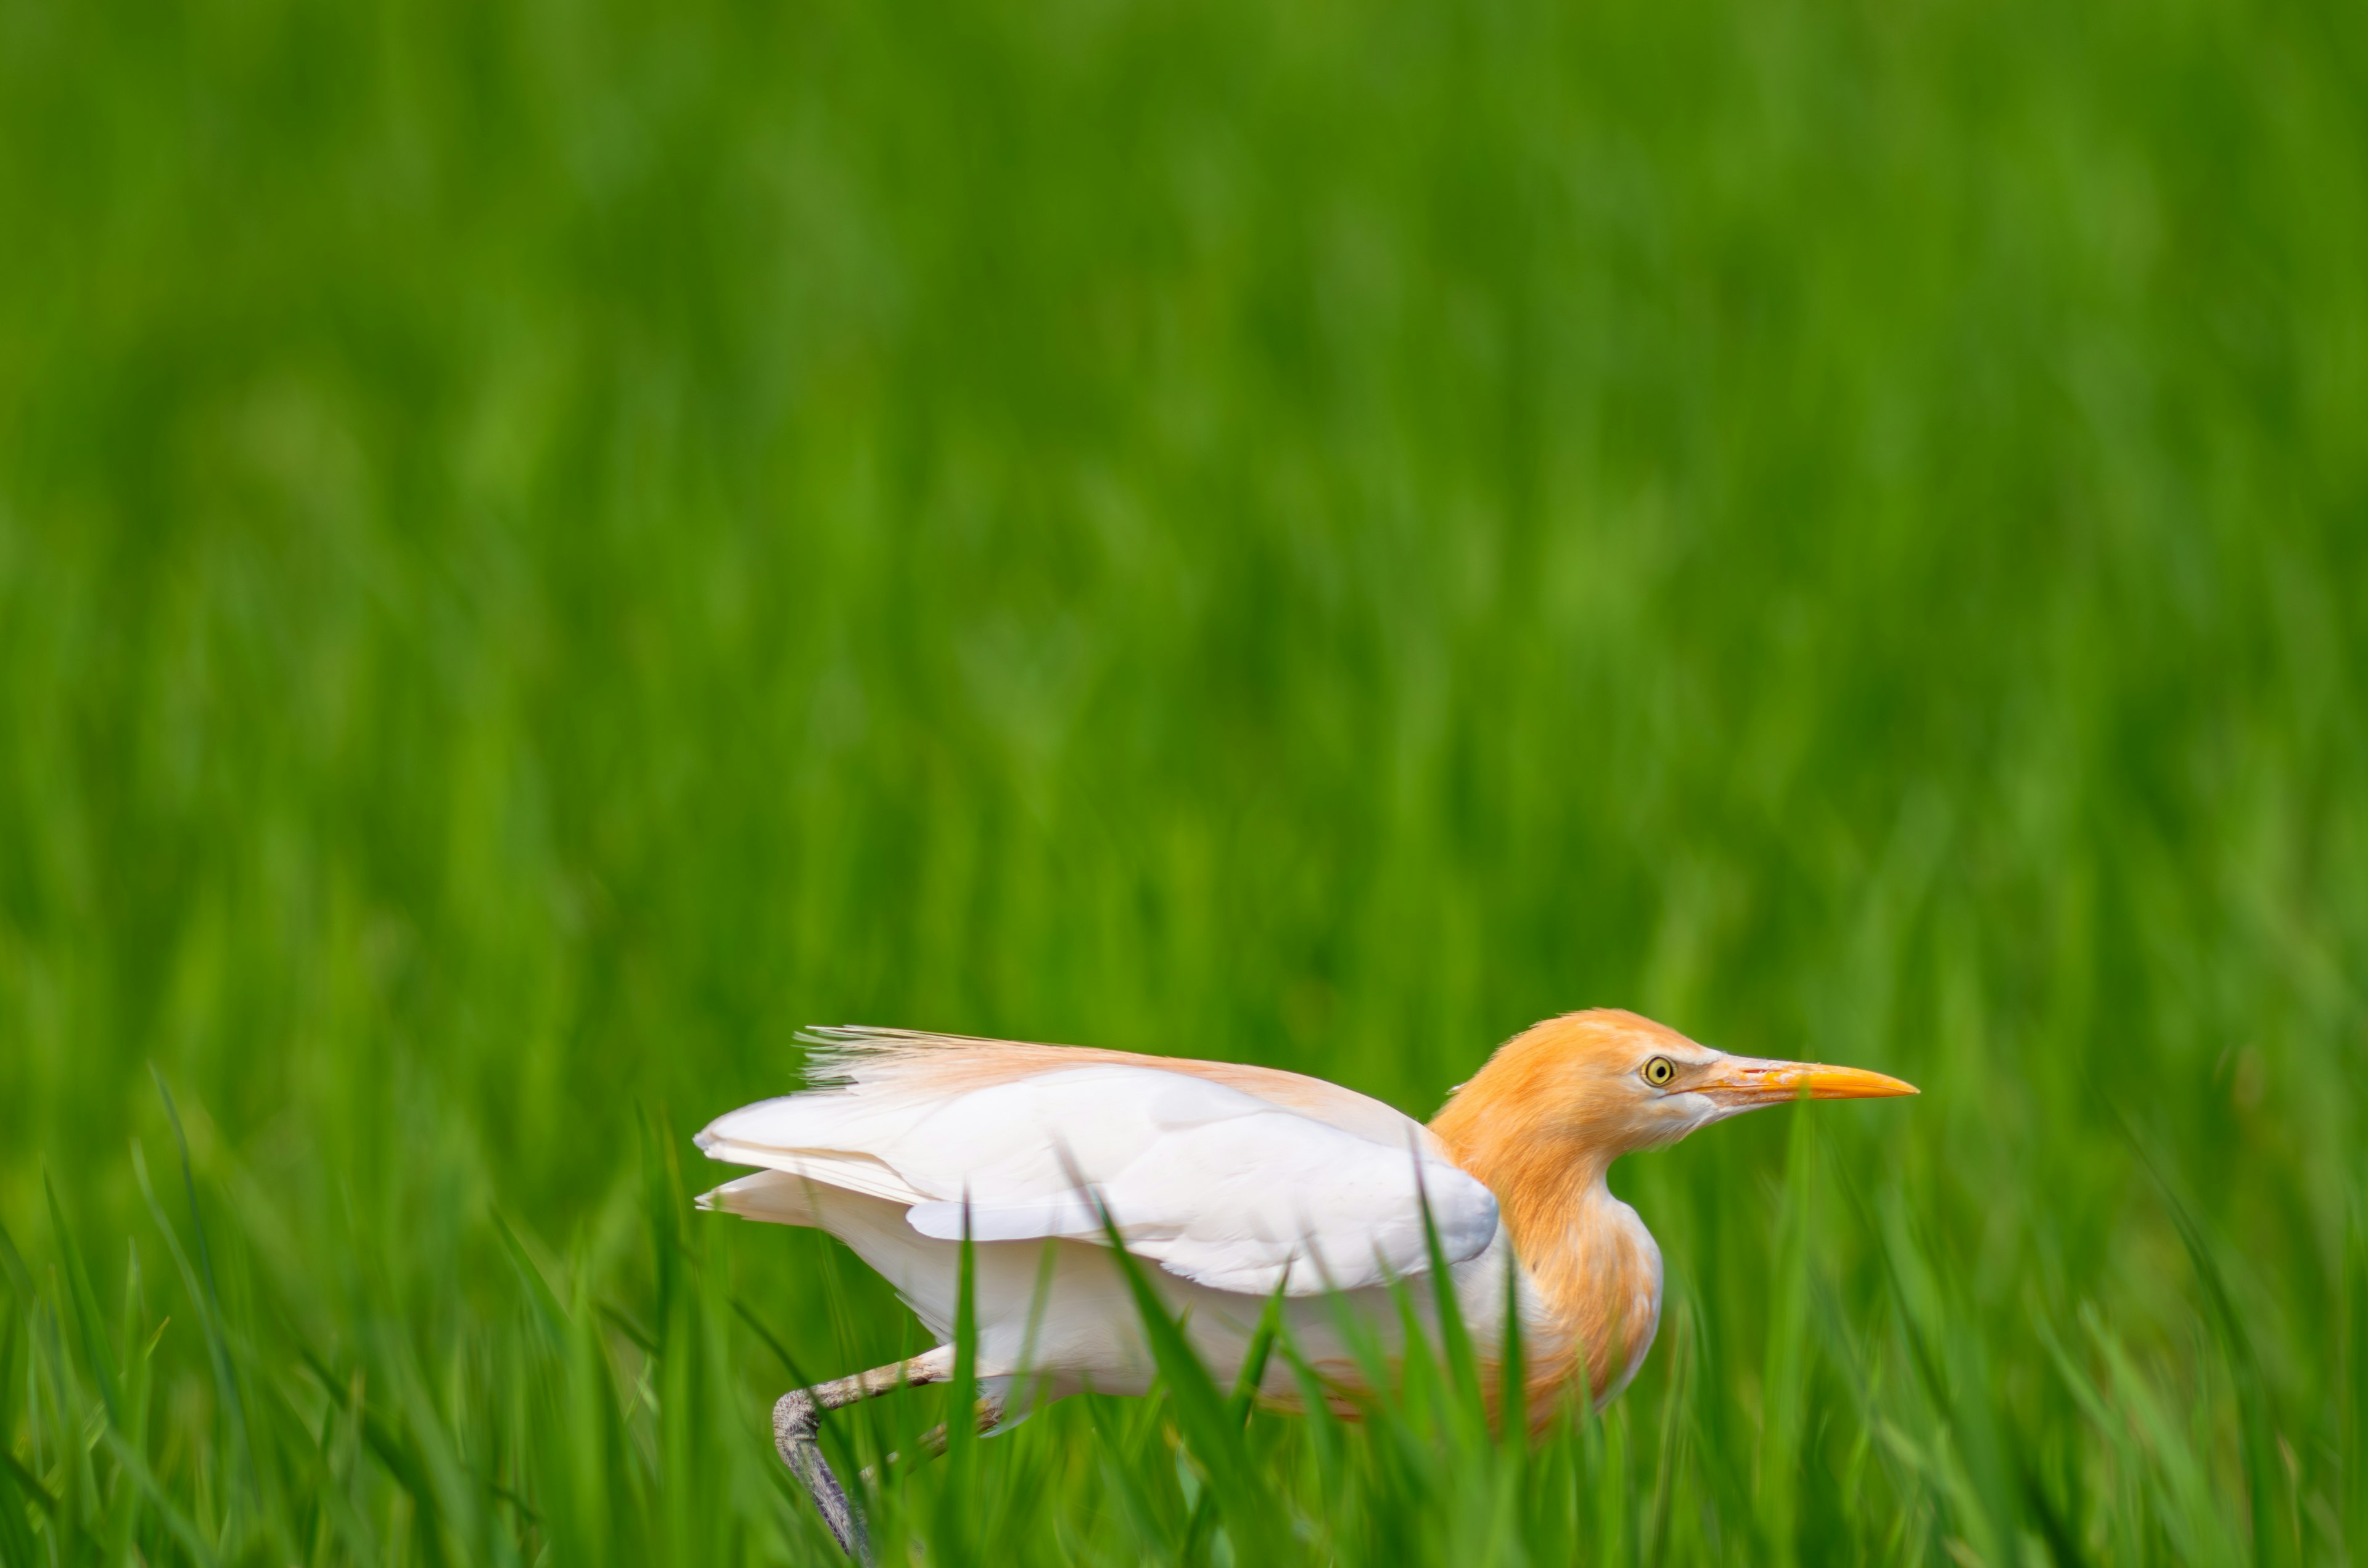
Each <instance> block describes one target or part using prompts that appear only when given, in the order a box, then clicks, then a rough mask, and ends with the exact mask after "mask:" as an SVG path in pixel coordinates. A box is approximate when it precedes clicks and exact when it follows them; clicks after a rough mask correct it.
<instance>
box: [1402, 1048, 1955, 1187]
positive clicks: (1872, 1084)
mask: <svg viewBox="0 0 2368 1568" xmlns="http://www.w3.org/2000/svg"><path fill="white" fill-rule="evenodd" d="M1914 1093H1916V1088H1915V1086H1914V1085H1909V1084H1903V1083H1901V1082H1900V1081H1899V1080H1898V1079H1896V1078H1887V1077H1885V1076H1884V1075H1883V1074H1880V1073H1869V1072H1865V1071H1863V1070H1861V1069H1860V1068H1856V1067H1827V1066H1825V1065H1823V1064H1821V1063H1818V1062H1770V1061H1764V1060H1762V1059H1760V1058H1759V1057H1756V1056H1730V1055H1728V1054H1727V1053H1726V1052H1725V1051H1713V1050H1712V1049H1711V1048H1710V1047H1708V1046H1706V1045H1697V1044H1695V1043H1694V1042H1693V1041H1692V1040H1688V1039H1687V1038H1686V1037H1685V1036H1683V1035H1681V1034H1679V1033H1678V1031H1677V1030H1675V1029H1672V1028H1665V1027H1663V1026H1662V1025H1660V1024H1656V1023H1655V1022H1654V1021H1653V1020H1652V1019H1650V1018H1646V1017H1639V1016H1637V1015H1636V1014H1634V1013H1630V1012H1626V1011H1623V1010H1622V1009H1620V1008H1617V1007H1598V1008H1594V1009H1591V1010H1590V1011H1588V1012H1584V1013H1568V1014H1565V1015H1564V1016H1563V1017H1559V1018H1548V1019H1547V1020H1546V1021H1545V1022H1543V1023H1542V1024H1538V1025H1536V1026H1534V1027H1533V1028H1529V1029H1525V1030H1523V1031H1522V1032H1521V1033H1520V1034H1518V1035H1516V1036H1514V1037H1513V1038H1512V1039H1511V1040H1507V1041H1506V1042H1505V1043H1504V1044H1503V1045H1502V1046H1500V1047H1498V1048H1497V1054H1496V1055H1494V1056H1492V1057H1490V1058H1489V1059H1488V1063H1487V1065H1486V1066H1485V1067H1483V1068H1481V1069H1480V1072H1479V1073H1478V1074H1477V1075H1476V1076H1474V1078H1473V1080H1472V1081H1471V1082H1470V1083H1468V1084H1465V1085H1463V1086H1462V1087H1460V1088H1459V1089H1457V1090H1456V1092H1455V1095H1454V1096H1453V1097H1452V1099H1450V1100H1449V1101H1448V1103H1447V1108H1445V1109H1444V1110H1442V1111H1440V1113H1439V1119H1438V1120H1436V1121H1434V1122H1433V1123H1432V1124H1431V1127H1432V1131H1436V1132H1437V1133H1438V1134H1439V1136H1440V1138H1441V1139H1442V1140H1444V1141H1445V1142H1446V1143H1447V1145H1448V1147H1449V1148H1450V1149H1451V1150H1454V1151H1456V1152H1457V1153H1458V1155H1459V1157H1463V1155H1465V1154H1466V1153H1467V1152H1468V1153H1470V1154H1472V1155H1476V1156H1480V1158H1481V1161H1482V1163H1484V1164H1489V1165H1498V1164H1507V1163H1509V1164H1515V1165H1534V1164H1535V1163H1536V1162H1538V1161H1540V1160H1547V1161H1553V1162H1554V1163H1556V1164H1560V1165H1566V1166H1570V1167H1576V1168H1579V1169H1584V1170H1588V1171H1591V1172H1600V1171H1601V1169H1602V1168H1603V1166H1605V1165H1609V1164H1611V1161H1613V1160H1615V1159H1617V1158H1618V1157H1619V1156H1621V1155H1622V1154H1625V1153H1631V1152H1633V1151H1634V1150H1638V1149H1657V1148H1660V1147H1662V1146H1663V1145H1665V1144H1669V1143H1674V1142H1677V1141H1678V1140H1679V1139H1680V1138H1683V1137H1684V1136H1685V1135H1686V1134H1687V1133H1689V1132H1691V1131H1694V1130H1695V1129H1696V1128H1698V1127H1707V1126H1709V1125H1710V1124H1711V1123H1712V1122H1713V1121H1723V1120H1725V1119H1726V1118H1728V1117H1730V1116H1735V1115H1737V1114H1739V1113H1741V1112H1743V1111H1747V1110H1756V1109H1758V1108H1759V1107H1761V1106H1770V1105H1781V1104H1782V1103H1783V1102H1785V1101H1787V1100H1796V1099H1811V1100H1843V1099H1870V1098H1873V1097H1876V1096H1886V1095H1912V1094H1914ZM1491 1154H1493V1155H1496V1156H1497V1158H1494V1159H1491V1158H1488V1157H1487V1156H1489V1155H1491Z"/></svg>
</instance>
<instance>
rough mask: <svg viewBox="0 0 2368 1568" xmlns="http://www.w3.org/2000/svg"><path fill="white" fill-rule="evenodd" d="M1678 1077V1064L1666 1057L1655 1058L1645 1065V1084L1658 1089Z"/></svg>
mask: <svg viewBox="0 0 2368 1568" xmlns="http://www.w3.org/2000/svg"><path fill="white" fill-rule="evenodd" d="M1677 1075H1678V1064H1677V1063H1676V1062H1672V1061H1670V1060H1669V1059H1668V1057H1666V1056H1656V1057H1655V1058H1653V1060H1652V1061H1650V1062H1645V1082H1646V1083H1648V1084H1650V1085H1653V1087H1655V1088H1656V1089H1657V1088H1659V1087H1661V1086H1662V1085H1665V1084H1667V1083H1668V1081H1669V1080H1670V1079H1672V1078H1674V1077H1676V1076H1677Z"/></svg>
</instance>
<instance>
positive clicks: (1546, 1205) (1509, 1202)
mask: <svg viewBox="0 0 2368 1568" xmlns="http://www.w3.org/2000/svg"><path fill="white" fill-rule="evenodd" d="M1460 1104H1461V1101H1460V1099H1459V1101H1456V1102H1451V1103H1450V1104H1449V1105H1448V1107H1447V1108H1446V1109H1445V1110H1443V1111H1441V1112H1440V1116H1439V1119H1437V1120H1436V1121H1434V1122H1432V1123H1431V1131H1433V1132H1434V1133H1436V1134H1437V1135H1438V1137H1439V1139H1440V1142H1443V1143H1444V1144H1446V1146H1447V1152H1448V1153H1449V1154H1450V1156H1451V1157H1452V1158H1453V1159H1454V1161H1455V1163H1456V1164H1457V1165H1460V1166H1462V1167H1463V1169H1464V1170H1467V1171H1469V1172H1471V1173H1472V1175H1474V1176H1477V1177H1478V1178H1479V1179H1480V1180H1481V1181H1482V1182H1483V1183H1485V1184H1486V1186H1487V1187H1488V1189H1489V1190H1490V1191H1491V1192H1494V1193H1495V1194H1496V1195H1497V1210H1498V1212H1499V1214H1500V1215H1501V1216H1502V1218H1503V1221H1504V1225H1505V1230H1506V1233H1507V1234H1508V1236H1509V1237H1510V1238H1511V1240H1512V1244H1513V1249H1514V1252H1515V1254H1516V1256H1518V1257H1519V1259H1520V1267H1521V1271H1522V1273H1524V1274H1525V1275H1527V1276H1528V1277H1529V1281H1530V1283H1531V1286H1532V1287H1533V1288H1534V1289H1535V1290H1536V1291H1537V1293H1538V1299H1539V1301H1540V1304H1541V1305H1542V1306H1543V1309H1544V1314H1543V1315H1544V1316H1545V1318H1546V1320H1547V1323H1548V1324H1549V1325H1550V1327H1551V1329H1552V1330H1553V1335H1552V1337H1553V1338H1554V1340H1555V1341H1556V1342H1555V1343H1550V1344H1542V1345H1539V1346H1533V1347H1532V1350H1531V1356H1530V1358H1529V1359H1530V1361H1531V1372H1530V1378H1529V1381H1530V1382H1531V1390H1532V1395H1533V1397H1532V1400H1531V1409H1532V1410H1533V1411H1541V1412H1542V1411H1543V1406H1544V1405H1546V1404H1547V1403H1550V1400H1549V1399H1546V1398H1539V1397H1535V1396H1538V1395H1551V1394H1552V1393H1554V1392H1560V1388H1561V1387H1562V1386H1565V1385H1567V1384H1568V1383H1570V1382H1573V1381H1577V1379H1579V1378H1580V1377H1582V1376H1583V1377H1584V1378H1585V1379H1586V1381H1587V1386H1588V1391H1589V1392H1590V1393H1591V1394H1592V1395H1593V1397H1594V1398H1595V1399H1596V1400H1597V1401H1599V1402H1600V1401H1602V1400H1606V1399H1609V1398H1611V1396H1612V1395H1613V1394H1615V1393H1617V1392H1620V1390H1621V1389H1622V1388H1623V1387H1625V1386H1626V1384H1627V1381H1628V1379H1629V1377H1630V1376H1631V1375H1633V1374H1634V1371H1635V1369H1636V1365H1637V1363H1638V1362H1639V1361H1641V1360H1643V1358H1644V1355H1645V1350H1646V1349H1647V1348H1648V1347H1649V1346H1651V1345H1652V1342H1653V1334H1654V1331H1655V1329H1656V1328H1657V1327H1658V1326H1659V1323H1660V1312H1661V1254H1660V1249H1659V1248H1658V1247H1657V1246H1656V1245H1655V1244H1654V1242H1653V1237H1652V1233H1650V1232H1648V1231H1647V1230H1645V1225H1644V1222H1643V1221H1641V1220H1639V1219H1638V1218H1637V1217H1636V1211H1635V1210H1634V1209H1631V1208H1629V1207H1628V1205H1626V1204H1625V1203H1622V1202H1621V1201H1620V1199H1617V1198H1614V1197H1613V1196H1612V1195H1611V1187H1610V1186H1609V1185H1607V1184H1606V1182H1605V1180H1604V1174H1605V1172H1606V1170H1607V1169H1608V1168H1609V1167H1610V1165H1611V1161H1610V1160H1609V1159H1608V1158H1604V1157H1601V1156H1600V1153H1590V1152H1589V1151H1588V1150H1586V1149H1583V1148H1580V1147H1578V1146H1577V1145H1576V1143H1575V1142H1572V1141H1570V1140H1567V1139H1563V1138H1558V1137H1555V1136H1554V1135H1552V1134H1551V1133H1550V1132H1549V1131H1545V1130H1543V1129H1540V1128H1537V1127H1534V1126H1524V1125H1522V1124H1521V1122H1520V1119H1512V1120H1511V1121H1509V1122H1508V1121H1507V1120H1506V1119H1499V1118H1494V1117H1486V1116H1481V1115H1478V1114H1474V1113H1473V1112H1471V1111H1470V1110H1468V1109H1467V1110H1466V1111H1464V1112H1463V1113H1461V1114H1459V1110H1458V1106H1459V1105H1460Z"/></svg>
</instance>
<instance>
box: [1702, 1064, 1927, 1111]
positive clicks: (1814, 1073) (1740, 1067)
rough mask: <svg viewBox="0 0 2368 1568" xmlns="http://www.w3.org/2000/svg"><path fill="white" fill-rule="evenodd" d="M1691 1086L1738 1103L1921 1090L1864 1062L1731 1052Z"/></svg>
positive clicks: (1741, 1105)
mask: <svg viewBox="0 0 2368 1568" xmlns="http://www.w3.org/2000/svg"><path fill="white" fill-rule="evenodd" d="M1691 1087H1692V1089H1693V1091H1694V1092H1695V1093H1697V1094H1704V1095H1708V1096H1711V1097H1712V1098H1713V1099H1714V1100H1717V1101H1719V1102H1720V1103H1721V1104H1724V1105H1731V1106H1735V1107H1736V1108H1750V1107H1753V1106H1764V1105H1781V1104H1782V1103H1783V1102H1784V1101H1786V1100H1873V1099H1887V1098H1889V1097H1890V1096H1893V1095H1912V1094H1916V1093H1918V1092H1919V1091H1918V1089H1917V1087H1916V1085H1913V1084H1903V1083H1901V1082H1900V1081H1899V1080H1898V1079H1896V1078H1891V1077H1886V1076H1884V1074H1881V1073H1870V1072H1868V1071H1867V1070H1866V1069H1865V1068H1863V1067H1828V1066H1827V1065H1826V1064H1825V1063H1823V1062H1764V1061H1761V1060H1760V1059H1759V1058H1758V1057H1756V1056H1730V1057H1727V1058H1726V1059H1725V1060H1724V1061H1722V1062H1718V1063H1717V1064H1716V1065H1715V1066H1713V1067H1712V1068H1711V1070H1710V1072H1709V1074H1708V1075H1706V1076H1705V1077H1703V1078H1702V1080H1701V1081H1700V1082H1698V1083H1696V1084H1694V1085H1691Z"/></svg>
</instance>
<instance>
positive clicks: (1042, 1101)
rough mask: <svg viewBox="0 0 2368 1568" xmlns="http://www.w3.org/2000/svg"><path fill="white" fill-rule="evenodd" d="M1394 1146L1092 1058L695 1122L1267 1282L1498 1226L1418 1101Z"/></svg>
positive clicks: (1225, 1284) (1404, 1259)
mask: <svg viewBox="0 0 2368 1568" xmlns="http://www.w3.org/2000/svg"><path fill="white" fill-rule="evenodd" d="M1404 1131H1405V1134H1406V1141H1405V1142H1400V1143H1398V1144H1396V1145H1395V1146H1392V1145H1390V1144H1388V1143H1385V1142H1378V1141H1376V1140H1375V1139H1373V1138H1371V1137H1367V1136H1361V1135H1360V1133H1358V1132H1353V1131H1347V1130H1345V1129H1343V1128H1341V1127H1339V1126H1337V1125H1334V1124H1332V1123H1330V1122H1326V1121H1321V1120H1317V1119H1314V1118H1311V1117H1307V1116H1303V1115H1300V1114H1298V1113H1297V1112H1295V1111H1292V1110H1287V1109H1284V1108H1281V1107H1279V1106H1277V1105H1275V1104H1273V1103H1272V1102H1270V1101H1269V1100H1265V1099H1261V1098H1259V1097H1258V1096H1255V1095H1251V1094H1247V1093H1245V1092H1243V1091H1241V1090H1239V1089H1235V1088H1232V1087H1228V1086H1227V1085H1223V1084H1218V1083H1212V1082H1210V1081H1208V1080H1207V1079H1204V1078H1200V1077H1194V1076H1190V1075H1188V1074H1183V1073H1174V1072H1166V1071H1162V1070H1160V1069H1158V1068H1156V1067H1147V1066H1138V1065H1113V1064H1108V1063H1095V1064H1091V1065H1085V1066H1077V1067H1064V1068H1059V1069H1056V1070H1053V1071H1049V1072H1041V1073H1036V1074H1030V1075H1029V1076H1025V1077H1020V1078H1016V1079H1008V1080H1006V1081H1003V1082H996V1083H988V1084H985V1085H980V1086H976V1087H967V1088H965V1087H960V1086H958V1085H951V1084H949V1085H946V1086H945V1087H943V1088H939V1089H931V1088H928V1087H924V1086H923V1085H918V1084H911V1083H898V1084H887V1083H882V1084H879V1085H864V1084H861V1083H857V1084H854V1085H848V1086H842V1087H835V1088H825V1089H817V1090H814V1091H811V1092H809V1093H805V1094H798V1095H791V1096H787V1097H785V1098H782V1099H775V1100H765V1101H762V1102H760V1103H758V1104H756V1105H752V1106H748V1107H746V1108H742V1109H740V1110H735V1111H734V1112H732V1113H731V1114H729V1115H727V1116H724V1117H722V1118H720V1119H717V1120H716V1121H715V1122H714V1123H713V1124H712V1126H710V1127H709V1128H708V1129H707V1130H706V1131H704V1132H702V1133H700V1135H699V1144H700V1148H702V1149H704V1150H706V1151H707V1153H709V1154H710V1155H712V1156H713V1157H714V1158H716V1159H719V1160H726V1161H730V1162H731V1163H733V1164H735V1165H762V1166H766V1167H768V1168H770V1169H773V1170H780V1171H787V1172H791V1173H792V1174H795V1175H797V1176H803V1177H804V1178H805V1179H807V1180H811V1181H814V1182H818V1183H821V1184H823V1185H825V1186H829V1187H845V1188H848V1189H850V1190H852V1191H856V1192H865V1193H871V1194H872V1195H874V1196H876V1197H880V1198H884V1199H890V1200H892V1201H894V1202H899V1203H903V1204H905V1205H907V1206H908V1208H907V1210H906V1213H905V1219H906V1221H907V1222H908V1223H909V1224H910V1225H911V1226H912V1227H913V1229H914V1230H916V1231H917V1232H919V1233H921V1234H923V1235H926V1236H934V1237H939V1238H941V1239H945V1240H955V1239H959V1238H960V1236H961V1235H962V1210H963V1207H964V1204H965V1202H967V1204H968V1207H969V1210H970V1228H971V1234H972V1236H973V1238H974V1239H975V1240H978V1241H983V1242H985V1241H1019V1240H1029V1239H1033V1238H1038V1237H1047V1236H1064V1237H1072V1238H1075V1239H1077V1240H1081V1241H1091V1242H1101V1241H1104V1240H1106V1236H1105V1234H1104V1232H1103V1230H1102V1222H1101V1218H1100V1215H1099V1212H1098V1211H1097V1209H1096V1206H1095V1201H1094V1200H1095V1199H1096V1198H1097V1197H1098V1198H1099V1199H1100V1201H1101V1203H1102V1204H1103V1205H1106V1206H1107V1208H1108V1210H1109V1212H1110V1218H1111V1220H1112V1221H1114V1222H1115V1223H1116V1225H1117V1228H1118V1231H1119V1233H1120V1235H1121V1237H1122V1238H1123V1240H1124V1241H1125V1243H1126V1247H1127V1250H1128V1251H1130V1252H1133V1253H1136V1254H1139V1255H1141V1256H1144V1257H1148V1258H1153V1259H1156V1261H1157V1262H1158V1263H1159V1265H1160V1266H1161V1267H1164V1268H1166V1269H1167V1270H1169V1271H1170V1272H1172V1273H1175V1274H1178V1275H1181V1276H1182V1277H1183V1278H1187V1279H1191V1280H1196V1281H1198V1282H1199V1283H1201V1284H1203V1285H1207V1286H1211V1287H1212V1288H1214V1289H1217V1290H1238V1291H1243V1292H1247V1293H1250V1294H1258V1295H1263V1294H1267V1293H1269V1292H1271V1291H1272V1290H1275V1289H1276V1288H1277V1287H1278V1286H1280V1287H1281V1288H1282V1289H1283V1290H1284V1291H1285V1292H1286V1293H1288V1294H1291V1295H1294V1296H1299V1295H1309V1294H1313V1293H1315V1292H1317V1291H1320V1290H1355V1289H1359V1288H1360V1287H1364V1286H1370V1285H1375V1284H1379V1283H1382V1282H1383V1281H1384V1280H1386V1279H1388V1278H1392V1277H1395V1276H1404V1275H1408V1274H1414V1273H1417V1272H1419V1271H1421V1270H1422V1269H1424V1268H1426V1267H1428V1266H1429V1254H1428V1249H1427V1247H1426V1244H1425V1242H1424V1237H1423V1222H1422V1206H1423V1204H1424V1202H1426V1201H1427V1202H1428V1203H1429V1208H1430V1214H1431V1221H1432V1223H1433V1224H1434V1225H1435V1226H1436V1228H1437V1230H1438V1233H1439V1240H1440V1247H1441V1249H1442V1251H1443V1252H1444V1254H1445V1256H1446V1259H1447V1261H1448V1262H1449V1263H1462V1262H1464V1261H1466V1260H1467V1259H1470V1258H1473V1257H1475V1256H1479V1254H1480V1253H1481V1252H1483V1251H1484V1250H1485V1249H1486V1247H1487V1245H1488V1243H1489V1241H1490V1240H1491V1239H1492V1238H1493V1237H1494V1236H1495V1235H1496V1233H1497V1199H1496V1198H1495V1196H1494V1195H1493V1194H1492V1193H1490V1192H1489V1190H1488V1189H1487V1188H1486V1187H1484V1186H1483V1185H1481V1183H1479V1182H1478V1181H1476V1180H1474V1178H1473V1177H1472V1176H1468V1175H1466V1174H1465V1173H1464V1172H1463V1171H1462V1170H1460V1169H1458V1168H1457V1167H1456V1166H1455V1165H1452V1164H1451V1163H1449V1162H1448V1161H1447V1160H1446V1159H1445V1158H1444V1157H1443V1156H1442V1155H1441V1154H1440V1153H1439V1151H1438V1150H1437V1148H1436V1146H1435V1144H1434V1143H1433V1142H1432V1141H1431V1140H1430V1137H1429V1133H1428V1132H1426V1131H1424V1130H1423V1129H1422V1127H1421V1126H1420V1125H1419V1124H1418V1123H1417V1122H1415V1121H1412V1120H1411V1119H1407V1120H1405V1122H1404Z"/></svg>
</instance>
